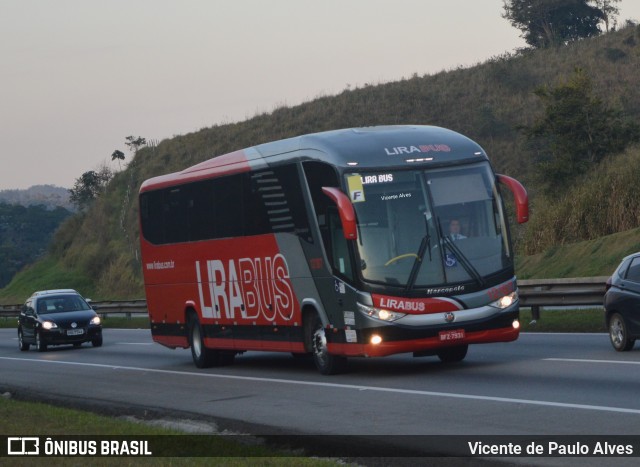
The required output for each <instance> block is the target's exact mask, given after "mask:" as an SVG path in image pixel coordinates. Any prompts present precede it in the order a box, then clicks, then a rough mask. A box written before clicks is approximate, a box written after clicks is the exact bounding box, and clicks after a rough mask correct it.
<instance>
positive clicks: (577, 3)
mask: <svg viewBox="0 0 640 467" xmlns="http://www.w3.org/2000/svg"><path fill="white" fill-rule="evenodd" d="M593 1H594V0H504V13H503V15H502V17H503V18H505V19H507V20H508V21H509V22H510V23H511V25H512V26H514V27H515V28H517V29H519V30H520V31H522V36H521V37H523V38H524V40H525V41H526V42H527V44H529V45H530V46H532V47H536V48H544V47H551V46H558V45H563V44H566V43H568V42H571V41H574V40H577V39H582V38H585V37H591V36H597V35H598V34H600V32H601V31H600V28H599V24H600V22H601V21H603V20H605V13H603V10H602V9H601V8H599V7H598V5H597V4H596V6H593V5H591V3H593ZM596 1H597V0H596ZM612 1H618V0H601V1H600V3H601V4H602V3H606V5H603V8H607V14H612V13H613V10H612V5H611V2H612ZM607 21H608V19H607Z"/></svg>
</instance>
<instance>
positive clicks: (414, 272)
mask: <svg viewBox="0 0 640 467" xmlns="http://www.w3.org/2000/svg"><path fill="white" fill-rule="evenodd" d="M424 226H425V229H426V230H425V232H426V235H425V236H424V237H422V240H421V241H420V246H419V247H418V254H417V255H416V260H415V261H414V262H413V266H412V267H411V272H410V273H409V279H408V280H407V286H406V287H405V289H404V292H405V294H406V293H408V292H411V289H413V286H414V285H415V283H416V279H417V278H418V272H420V266H422V257H423V256H424V253H425V251H426V250H427V248H428V249H429V261H431V260H432V259H433V258H432V257H431V235H429V222H428V221H427V213H426V212H425V213H424Z"/></svg>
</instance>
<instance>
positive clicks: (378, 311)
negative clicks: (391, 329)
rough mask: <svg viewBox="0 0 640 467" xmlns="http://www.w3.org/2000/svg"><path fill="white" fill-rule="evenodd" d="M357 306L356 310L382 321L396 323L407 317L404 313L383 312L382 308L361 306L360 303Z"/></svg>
mask: <svg viewBox="0 0 640 467" xmlns="http://www.w3.org/2000/svg"><path fill="white" fill-rule="evenodd" d="M357 305H358V310H360V312H361V313H364V314H365V315H367V316H370V317H372V318H376V319H379V320H382V321H396V320H398V319H400V318H402V317H403V316H406V315H407V314H406V313H398V312H397V311H391V310H385V309H383V308H376V307H373V306H368V305H363V304H362V303H360V302H357Z"/></svg>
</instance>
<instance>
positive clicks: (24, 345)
mask: <svg viewBox="0 0 640 467" xmlns="http://www.w3.org/2000/svg"><path fill="white" fill-rule="evenodd" d="M18 346H19V347H20V350H22V351H25V350H29V347H31V346H30V345H29V344H27V343H26V342H25V341H24V339H23V336H22V329H18Z"/></svg>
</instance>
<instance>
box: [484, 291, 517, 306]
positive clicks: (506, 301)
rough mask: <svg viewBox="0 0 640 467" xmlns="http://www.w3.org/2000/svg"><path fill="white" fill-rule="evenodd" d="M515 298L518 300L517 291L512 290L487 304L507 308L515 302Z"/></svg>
mask: <svg viewBox="0 0 640 467" xmlns="http://www.w3.org/2000/svg"><path fill="white" fill-rule="evenodd" d="M516 300H518V292H516V291H513V292H511V293H510V294H509V295H505V296H504V297H502V298H499V299H498V300H496V301H495V302H491V303H489V306H492V307H494V308H499V309H501V310H504V309H505V308H508V307H510V306H511V305H513V304H514V303H515V302H516Z"/></svg>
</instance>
